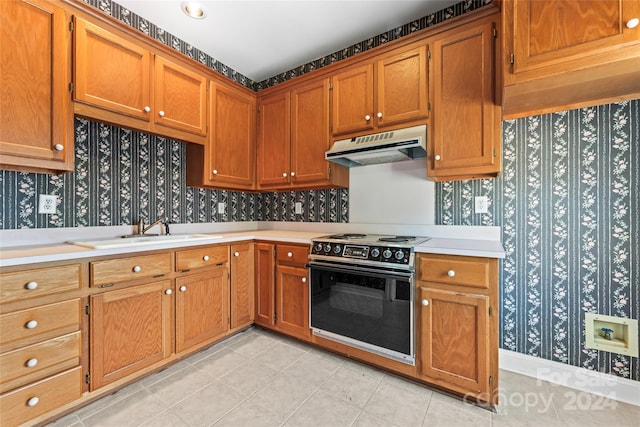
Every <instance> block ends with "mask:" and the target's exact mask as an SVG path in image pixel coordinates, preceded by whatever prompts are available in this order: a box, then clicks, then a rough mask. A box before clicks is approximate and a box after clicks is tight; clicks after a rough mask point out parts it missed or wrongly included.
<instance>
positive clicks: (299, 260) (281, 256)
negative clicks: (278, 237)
mask: <svg viewBox="0 0 640 427" xmlns="http://www.w3.org/2000/svg"><path fill="white" fill-rule="evenodd" d="M276 260H277V262H278V264H295V265H298V266H302V267H303V266H304V265H305V264H306V263H307V262H308V261H309V247H308V246H294V245H277V246H276Z"/></svg>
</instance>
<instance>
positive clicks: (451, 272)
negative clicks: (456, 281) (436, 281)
mask: <svg viewBox="0 0 640 427" xmlns="http://www.w3.org/2000/svg"><path fill="white" fill-rule="evenodd" d="M447 276H449V277H456V271H455V270H449V271H447Z"/></svg>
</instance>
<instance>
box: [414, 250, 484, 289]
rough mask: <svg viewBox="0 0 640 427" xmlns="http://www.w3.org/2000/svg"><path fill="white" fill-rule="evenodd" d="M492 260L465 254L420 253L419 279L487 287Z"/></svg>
mask: <svg viewBox="0 0 640 427" xmlns="http://www.w3.org/2000/svg"><path fill="white" fill-rule="evenodd" d="M490 264H491V260H490V259H488V258H477V257H465V256H442V255H420V256H419V259H418V280H424V281H429V282H440V283H449V284H452V285H463V286H473V287H476V288H484V289H487V288H488V287H489V283H490V270H491V265H490Z"/></svg>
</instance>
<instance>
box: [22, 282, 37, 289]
mask: <svg viewBox="0 0 640 427" xmlns="http://www.w3.org/2000/svg"><path fill="white" fill-rule="evenodd" d="M25 288H27V289H29V290H30V291H33V290H35V289H38V282H29V283H27V285H26V286H25Z"/></svg>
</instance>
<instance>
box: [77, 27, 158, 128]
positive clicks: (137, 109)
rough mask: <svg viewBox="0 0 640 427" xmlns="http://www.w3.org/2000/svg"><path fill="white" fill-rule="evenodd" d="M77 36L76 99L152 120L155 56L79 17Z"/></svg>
mask: <svg viewBox="0 0 640 427" xmlns="http://www.w3.org/2000/svg"><path fill="white" fill-rule="evenodd" d="M74 37H75V39H74V60H75V63H74V65H75V67H74V84H75V89H74V91H73V95H74V99H75V100H76V101H79V102H82V103H85V104H89V105H94V106H96V107H100V108H104V109H107V110H110V111H114V112H116V113H121V114H126V115H128V116H131V117H135V118H137V119H142V120H146V121H149V117H151V116H150V115H151V114H153V112H152V111H151V82H150V76H151V69H150V66H151V53H149V51H148V50H146V49H144V48H142V47H141V46H140V45H138V44H135V43H133V42H131V41H129V40H127V39H125V38H123V37H119V36H117V35H115V34H113V33H112V32H110V31H107V30H104V29H102V28H100V27H98V26H96V25H93V24H91V23H89V22H87V21H85V20H83V19H82V18H78V17H75V30H74Z"/></svg>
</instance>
